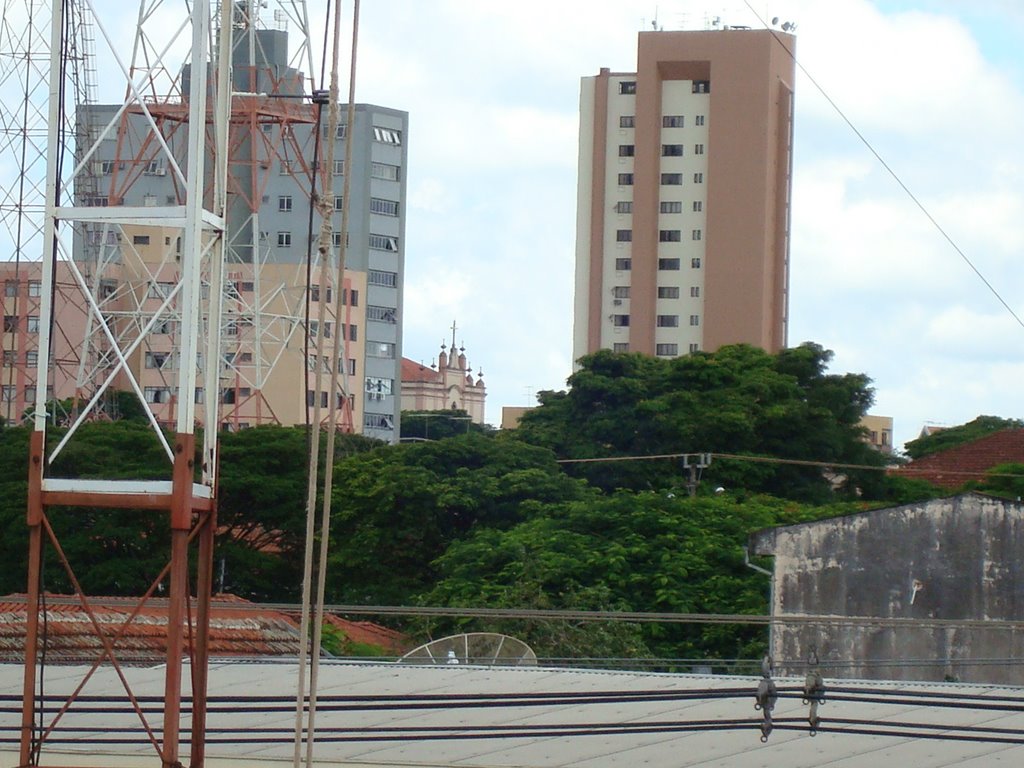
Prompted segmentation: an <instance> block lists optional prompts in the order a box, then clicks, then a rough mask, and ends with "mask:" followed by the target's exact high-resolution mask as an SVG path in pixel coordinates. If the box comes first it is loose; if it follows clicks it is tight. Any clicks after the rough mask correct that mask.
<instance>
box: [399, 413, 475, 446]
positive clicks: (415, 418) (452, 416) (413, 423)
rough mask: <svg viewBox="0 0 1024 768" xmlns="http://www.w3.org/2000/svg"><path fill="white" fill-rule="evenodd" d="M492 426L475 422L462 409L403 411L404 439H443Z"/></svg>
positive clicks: (402, 434)
mask: <svg viewBox="0 0 1024 768" xmlns="http://www.w3.org/2000/svg"><path fill="white" fill-rule="evenodd" d="M489 431H491V428H490V427H487V426H485V425H482V424H477V423H475V422H474V421H473V420H472V418H471V417H470V415H469V414H468V413H467V412H466V411H465V410H462V409H457V410H449V411H444V410H441V411H402V432H401V437H402V439H403V440H408V439H410V438H412V439H417V440H443V439H444V438H446V437H457V436H458V435H465V434H468V433H470V432H478V433H479V432H489Z"/></svg>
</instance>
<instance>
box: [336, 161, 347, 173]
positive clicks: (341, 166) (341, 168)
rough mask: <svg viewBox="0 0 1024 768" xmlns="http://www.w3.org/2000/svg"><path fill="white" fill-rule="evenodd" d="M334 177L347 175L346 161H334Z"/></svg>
mask: <svg viewBox="0 0 1024 768" xmlns="http://www.w3.org/2000/svg"><path fill="white" fill-rule="evenodd" d="M334 175H335V176H344V175H345V161H344V160H335V161H334Z"/></svg>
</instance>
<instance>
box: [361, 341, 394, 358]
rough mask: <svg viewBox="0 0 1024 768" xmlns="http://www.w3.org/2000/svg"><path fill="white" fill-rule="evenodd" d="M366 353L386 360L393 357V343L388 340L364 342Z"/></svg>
mask: <svg viewBox="0 0 1024 768" xmlns="http://www.w3.org/2000/svg"><path fill="white" fill-rule="evenodd" d="M366 354H367V355H369V356H370V357H382V358H384V359H386V360H394V359H395V345H394V344H392V343H391V342H390V341H368V342H366Z"/></svg>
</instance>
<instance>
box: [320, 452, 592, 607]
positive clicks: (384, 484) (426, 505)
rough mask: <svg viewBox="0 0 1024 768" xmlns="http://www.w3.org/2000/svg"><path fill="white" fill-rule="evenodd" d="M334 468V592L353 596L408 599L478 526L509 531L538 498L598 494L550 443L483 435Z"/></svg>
mask: <svg viewBox="0 0 1024 768" xmlns="http://www.w3.org/2000/svg"><path fill="white" fill-rule="evenodd" d="M335 477H336V482H335V485H334V509H335V510H336V511H335V515H334V523H333V527H332V546H331V576H330V581H331V584H332V587H331V599H332V600H337V601H345V602H348V601H352V602H367V603H386V604H395V603H401V602H403V601H406V600H409V599H410V598H411V597H412V596H413V595H415V594H417V593H418V592H419V591H422V590H423V589H426V588H429V586H430V585H432V584H433V580H434V568H433V566H432V562H433V561H434V560H435V559H436V558H438V557H439V556H441V555H442V554H443V553H444V551H445V549H446V548H447V547H448V545H449V544H451V543H452V542H453V541H455V540H457V539H460V538H462V537H464V536H466V535H467V534H468V533H469V532H470V531H472V530H473V529H475V528H478V527H479V528H487V529H493V530H502V529H505V528H508V527H511V526H513V525H515V524H516V523H518V522H520V521H521V520H523V519H524V518H525V516H527V515H528V514H529V513H530V510H532V509H535V508H537V507H543V506H544V505H546V504H550V503H556V502H562V501H566V500H570V499H581V498H585V497H587V496H588V495H592V494H593V492H592V491H590V490H589V489H587V488H586V487H585V486H584V485H583V484H582V483H581V482H579V481H577V480H574V479H572V478H570V477H568V476H566V475H565V474H564V473H563V472H562V471H561V470H560V469H559V467H558V465H557V464H556V463H555V460H554V456H552V454H551V452H550V451H548V450H546V449H543V448H537V447H535V446H530V445H526V444H523V443H519V442H516V441H513V440H508V439H501V438H499V437H488V436H485V435H476V434H469V435H463V436H460V437H455V438H450V439H448V440H442V441H438V442H425V443H413V444H406V445H402V446H397V447H384V448H380V449H378V450H375V451H372V452H370V453H366V454H362V455H359V456H353V457H351V458H349V459H347V460H346V461H343V462H341V463H340V464H339V465H338V468H337V471H336V475H335Z"/></svg>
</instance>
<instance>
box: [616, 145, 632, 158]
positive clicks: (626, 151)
mask: <svg viewBox="0 0 1024 768" xmlns="http://www.w3.org/2000/svg"><path fill="white" fill-rule="evenodd" d="M635 151H636V147H634V146H633V145H632V144H619V157H632V156H633V153H634V152H635Z"/></svg>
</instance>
